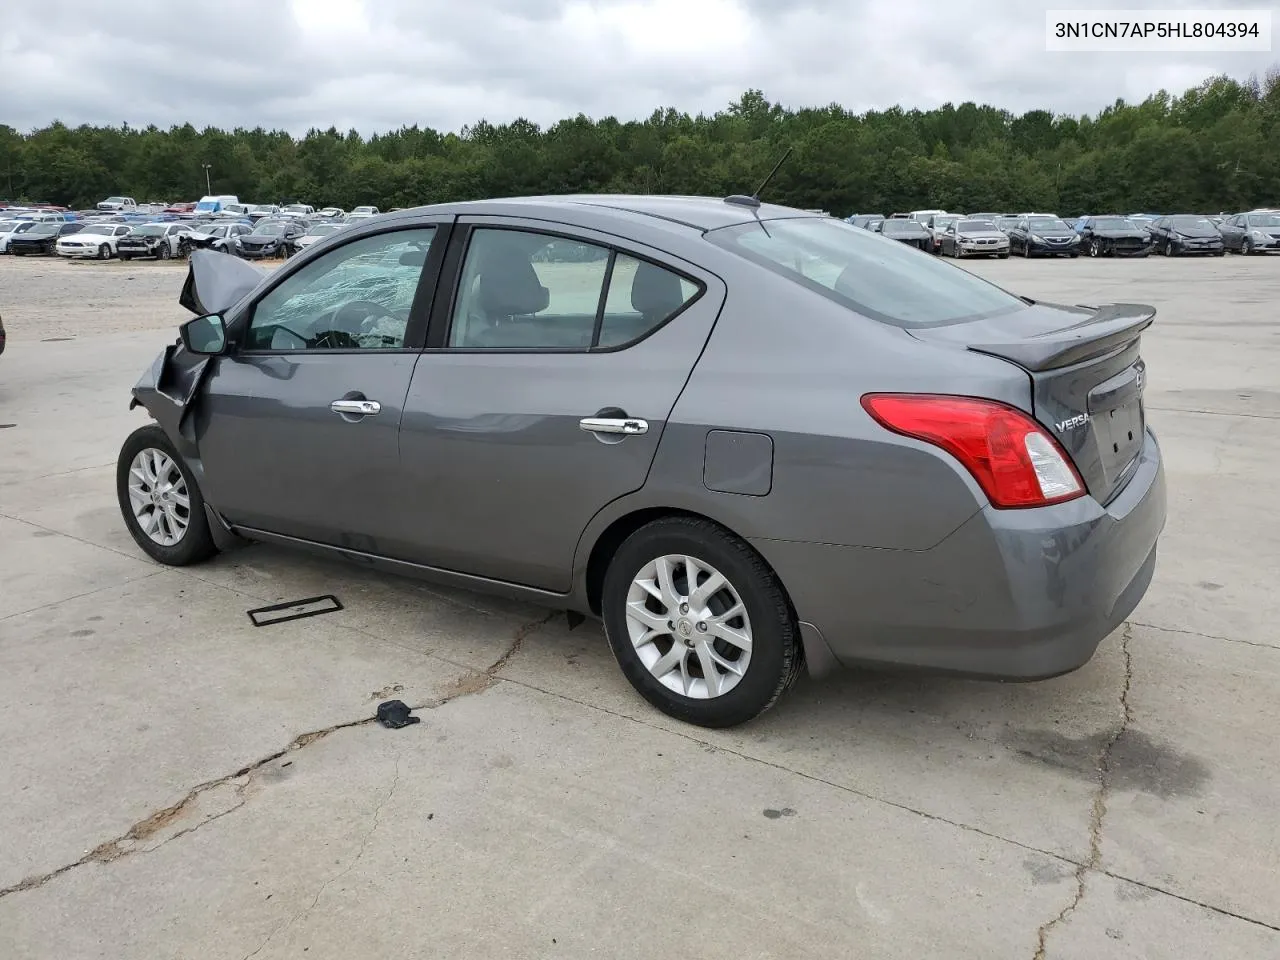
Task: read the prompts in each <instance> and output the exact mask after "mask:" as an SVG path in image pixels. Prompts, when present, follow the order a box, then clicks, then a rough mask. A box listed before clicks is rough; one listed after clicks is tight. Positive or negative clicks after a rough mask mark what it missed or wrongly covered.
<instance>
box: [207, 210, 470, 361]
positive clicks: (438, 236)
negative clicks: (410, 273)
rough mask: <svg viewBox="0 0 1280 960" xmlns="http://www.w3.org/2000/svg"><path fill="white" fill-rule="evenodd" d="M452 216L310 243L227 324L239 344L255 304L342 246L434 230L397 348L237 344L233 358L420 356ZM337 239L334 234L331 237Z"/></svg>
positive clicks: (249, 322) (452, 219)
mask: <svg viewBox="0 0 1280 960" xmlns="http://www.w3.org/2000/svg"><path fill="white" fill-rule="evenodd" d="M453 221H454V217H453V216H452V215H449V216H448V217H447V218H444V219H440V220H435V219H432V220H423V221H411V222H408V223H396V224H390V225H388V224H382V225H380V226H379V228H378V229H376V230H370V231H368V232H362V233H361V234H360V235H359V236H353V237H346V236H344V237H342V241H343V242H341V243H337V244H334V245H333V246H331V247H328V248H327V249H317V248H321V247H322V246H323V244H324V241H323V240H322V241H320V242H319V243H316V244H313V245H312V247H311V248H310V249H309V250H306V251H305V252H304V253H302V254H300V255H298V256H296V257H294V258H293V263H292V266H291V267H288V268H287V272H286V268H285V267H281V268H279V269H278V270H277V271H276V275H273V276H272V277H271V278H270V285H269V286H267V287H266V288H265V289H263V290H262V291H261V292H260V293H259V294H257V295H256V296H255V297H254V298H253V300H251V301H250V302H249V303H247V304H245V306H244V307H243V308H242V309H241V310H240V311H239V313H237V315H236V317H235V319H234V320H233V321H232V322H231V323H230V324H228V326H229V327H230V328H231V331H232V334H233V336H234V337H235V339H236V340H238V341H243V339H244V338H245V337H246V336H247V334H248V332H249V328H250V326H251V325H252V324H253V315H254V314H255V313H256V312H257V309H258V305H259V304H260V303H262V301H263V300H264V299H265V298H266V297H268V296H270V295H271V294H272V293H273V292H275V290H276V289H278V288H279V287H280V285H281V284H283V283H286V282H287V281H288V280H289V279H290V278H291V277H293V276H294V275H295V274H296V273H298V271H300V270H302V269H304V268H305V267H306V266H307V265H308V264H309V263H311V262H312V261H314V260H319V259H321V258H323V257H326V256H328V255H329V254H330V253H332V252H334V251H336V250H341V249H342V248H343V247H346V246H349V245H351V244H353V243H358V242H360V241H361V240H367V239H369V238H370V237H377V236H381V235H383V234H386V233H405V232H407V231H410V230H425V229H428V228H434V229H435V231H436V233H435V237H434V238H433V239H432V241H431V248H430V249H429V250H428V251H427V259H426V262H425V263H424V264H423V265H422V270H421V272H420V273H419V274H418V287H417V289H416V290H415V291H414V294H413V302H412V303H411V304H410V306H409V320H408V323H407V325H406V326H405V331H404V343H403V344H401V345H400V346H398V347H369V348H356V347H344V348H339V349H324V350H270V349H267V350H253V349H249V348H248V347H245V346H243V345H242V344H238V345H237V348H236V351H235V355H236V356H247V357H312V356H326V357H329V356H341V355H344V354H346V355H351V356H363V355H367V354H388V353H415V354H416V353H420V352H421V351H422V349H423V341H424V340H425V336H426V332H427V323H428V319H429V318H428V316H427V312H428V311H429V310H430V308H431V306H432V303H433V301H434V299H435V296H436V290H437V288H438V286H439V284H440V277H441V273H442V270H441V267H442V265H443V263H444V260H445V252H446V249H447V248H448V247H449V246H450V243H449V241H450V239H451V234H452V231H453ZM333 236H338V234H333Z"/></svg>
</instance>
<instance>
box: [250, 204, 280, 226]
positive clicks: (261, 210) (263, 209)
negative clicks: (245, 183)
mask: <svg viewBox="0 0 1280 960" xmlns="http://www.w3.org/2000/svg"><path fill="white" fill-rule="evenodd" d="M279 212H280V207H279V206H277V205H276V204H274V203H251V204H249V214H248V216H249V219H250V220H252V221H253V222H254V223H257V222H258V221H259V220H261V219H262V218H263V217H274V216H276V215H277V214H278V213H279Z"/></svg>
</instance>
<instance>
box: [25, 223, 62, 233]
mask: <svg viewBox="0 0 1280 960" xmlns="http://www.w3.org/2000/svg"><path fill="white" fill-rule="evenodd" d="M59 229H60V225H59V224H57V223H53V222H52V221H46V222H40V221H37V222H36V223H34V224H33V225H32V227H31V229H30V230H25V231H23V232H24V233H34V234H36V235H38V236H41V237H46V236H52V235H53V234H55V233H57V232H58V230H59Z"/></svg>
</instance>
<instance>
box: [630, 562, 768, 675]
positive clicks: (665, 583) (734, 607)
mask: <svg viewBox="0 0 1280 960" xmlns="http://www.w3.org/2000/svg"><path fill="white" fill-rule="evenodd" d="M626 616H627V633H628V635H629V637H630V639H631V644H632V646H633V647H634V648H635V652H636V656H637V657H639V659H640V662H641V663H643V664H644V666H645V668H646V669H648V671H649V672H650V673H651V674H652V675H653V677H654V678H655V679H656V680H657V681H658V682H659V683H661V684H662V685H663V686H665V687H667V688H668V689H669V690H672V691H673V692H675V693H678V694H681V695H683V696H686V697H689V698H691V699H696V700H708V699H713V698H715V697H720V696H724V695H725V694H726V693H728V692H729V691H730V690H732V689H733V688H734V687H736V686H737V685H738V683H739V682H740V681H741V680H742V678H743V676H745V674H746V672H747V667H748V666H749V664H750V662H751V636H752V635H751V621H750V619H749V618H748V616H747V608H746V605H745V604H744V603H743V602H742V597H741V596H739V594H738V592H737V590H736V589H735V588H734V586H733V584H731V583H730V582H729V580H728V578H727V577H725V576H724V575H723V574H722V573H721V572H720V571H719V570H717V569H716V568H715V567H713V566H711V565H710V564H709V563H706V562H704V561H702V560H698V559H697V558H695V557H689V556H671V555H667V556H661V557H658V558H656V559H654V560H651V561H650V562H649V563H647V564H645V566H644V567H643V568H642V569H641V570H640V571H639V572H638V573H637V574H636V575H635V577H634V578H633V579H632V581H631V587H630V589H629V590H628V592H627V608H626Z"/></svg>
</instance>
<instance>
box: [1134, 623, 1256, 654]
mask: <svg viewBox="0 0 1280 960" xmlns="http://www.w3.org/2000/svg"><path fill="white" fill-rule="evenodd" d="M1130 622H1131V623H1132V624H1133V625H1134V626H1135V627H1146V628H1147V629H1149V630H1162V631H1164V632H1165V633H1181V634H1183V635H1184V636H1187V637H1200V638H1201V639H1202V640H1221V641H1222V642H1223V643H1242V644H1244V645H1245V646H1246V647H1261V648H1262V649H1264V650H1280V646H1277V645H1276V644H1274V643H1263V642H1261V641H1260V640H1241V639H1240V638H1239V637H1224V636H1220V635H1219V634H1216V633H1201V632H1200V631H1199V630H1184V629H1181V628H1179V627H1162V626H1160V624H1158V623H1143V622H1142V621H1141V620H1133V621H1130Z"/></svg>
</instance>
